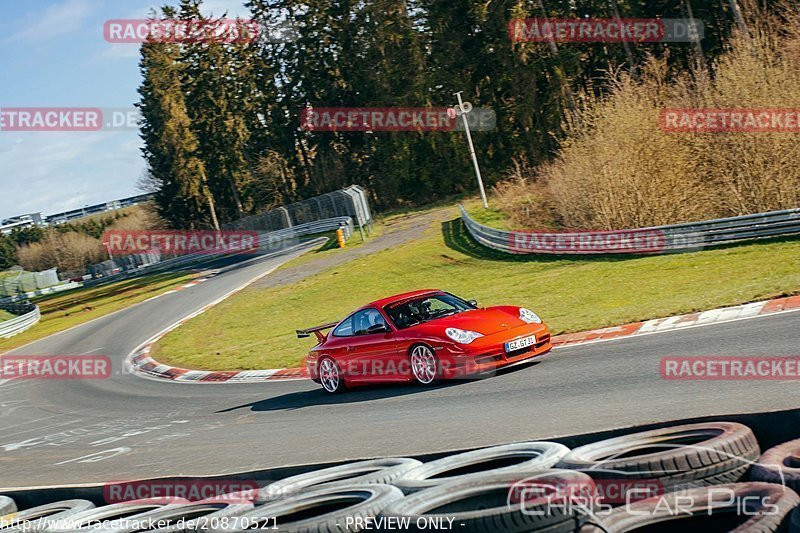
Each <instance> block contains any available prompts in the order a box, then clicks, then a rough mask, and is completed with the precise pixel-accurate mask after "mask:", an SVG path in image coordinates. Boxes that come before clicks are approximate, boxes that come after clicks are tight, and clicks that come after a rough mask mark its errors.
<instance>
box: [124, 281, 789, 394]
mask: <svg viewBox="0 0 800 533" xmlns="http://www.w3.org/2000/svg"><path fill="white" fill-rule="evenodd" d="M263 275H266V274H263ZM242 288H244V287H242ZM237 290H240V289H237ZM234 292H235V291H234ZM227 296H228V295H226V296H225V297H227ZM225 297H223V299H224V298H225ZM218 301H221V299H220V300H218ZM218 301H217V302H213V303H211V304H209V305H207V306H206V307H204V308H203V309H201V310H200V311H198V312H196V313H194V314H192V315H190V316H188V317H186V318H185V319H183V320H182V321H180V322H178V323H177V324H175V325H173V326H171V327H170V328H169V329H167V330H165V331H164V332H162V333H161V334H159V335H158V336H157V337H156V338H154V339H151V340H150V341H148V342H147V343H146V344H145V345H143V346H142V347H140V348H139V349H138V350H136V351H135V352H134V353H133V354H132V356H131V358H130V359H129V363H130V367H131V369H132V370H133V371H135V372H137V373H140V374H142V375H145V376H149V377H155V378H161V379H166V380H171V381H175V382H185V383H261V382H265V381H287V380H298V379H308V371H307V370H306V369H305V368H280V369H275V370H241V371H237V370H231V371H208V370H187V369H185V368H177V367H173V366H168V365H162V364H160V363H159V362H158V361H156V360H155V359H153V358H152V357H150V348H151V347H152V345H153V344H155V342H156V341H158V339H160V338H161V337H162V336H164V335H166V334H167V333H168V332H170V331H172V330H173V329H175V328H176V327H178V326H179V325H181V324H182V323H184V322H186V321H187V320H189V319H191V318H193V317H195V316H197V315H199V314H200V313H202V312H203V311H205V310H206V309H208V308H210V307H212V306H214V305H216V303H218ZM798 310H800V295H798V296H789V297H786V298H777V299H775V300H764V301H761V302H753V303H749V304H743V305H736V306H733V307H722V308H720V309H711V310H709V311H703V312H698V313H689V314H687V315H678V316H671V317H667V318H656V319H653V320H645V321H643V322H633V323H631V324H624V325H622V326H613V327H609V328H601V329H594V330H590V331H582V332H580V333H567V334H564V335H556V336H554V337H553V339H552V342H553V347H554V348H563V347H566V346H572V345H575V344H587V343H592V342H602V341H610V340H615V339H620V338H624V337H632V336H636V335H649V334H652V333H661V332H664V331H673V330H676V329H685V328H692V327H699V326H706V325H709V324H719V323H720V322H732V321H735V320H744V319H748V318H756V317H759V316H764V315H773V314H776V313H786V312H790V311H798Z"/></svg>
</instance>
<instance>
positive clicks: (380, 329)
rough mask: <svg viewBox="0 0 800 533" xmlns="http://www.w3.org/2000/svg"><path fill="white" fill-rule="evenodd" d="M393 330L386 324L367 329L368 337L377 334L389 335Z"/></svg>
mask: <svg viewBox="0 0 800 533" xmlns="http://www.w3.org/2000/svg"><path fill="white" fill-rule="evenodd" d="M390 331H391V330H390V329H389V328H388V327H387V326H386V324H374V325H372V326H370V327H368V328H367V335H373V334H375V333H388V332H390Z"/></svg>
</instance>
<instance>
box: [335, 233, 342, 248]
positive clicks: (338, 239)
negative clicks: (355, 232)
mask: <svg viewBox="0 0 800 533" xmlns="http://www.w3.org/2000/svg"><path fill="white" fill-rule="evenodd" d="M336 241H337V242H338V243H339V248H344V230H343V229H342V228H339V229H337V230H336Z"/></svg>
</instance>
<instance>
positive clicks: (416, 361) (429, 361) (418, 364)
mask: <svg viewBox="0 0 800 533" xmlns="http://www.w3.org/2000/svg"><path fill="white" fill-rule="evenodd" d="M411 371H412V372H413V373H414V378H415V379H416V380H417V381H418V382H420V383H422V384H423V385H427V384H429V383H431V382H432V381H433V380H434V379H436V356H435V355H433V351H432V350H431V349H430V348H428V347H427V346H422V345H420V346H416V347H415V348H414V349H413V350H411Z"/></svg>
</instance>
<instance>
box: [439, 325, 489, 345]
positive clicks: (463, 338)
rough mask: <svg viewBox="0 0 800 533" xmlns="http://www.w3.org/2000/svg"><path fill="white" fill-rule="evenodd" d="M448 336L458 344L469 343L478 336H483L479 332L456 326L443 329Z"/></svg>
mask: <svg viewBox="0 0 800 533" xmlns="http://www.w3.org/2000/svg"><path fill="white" fill-rule="evenodd" d="M444 332H445V333H446V334H447V336H448V337H450V338H451V339H453V340H454V341H456V342H457V343H459V344H469V343H471V342H472V341H474V340H475V339H477V338H478V337H483V335H482V334H481V333H478V332H477V331H468V330H463V329H458V328H447V329H446V330H444Z"/></svg>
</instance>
